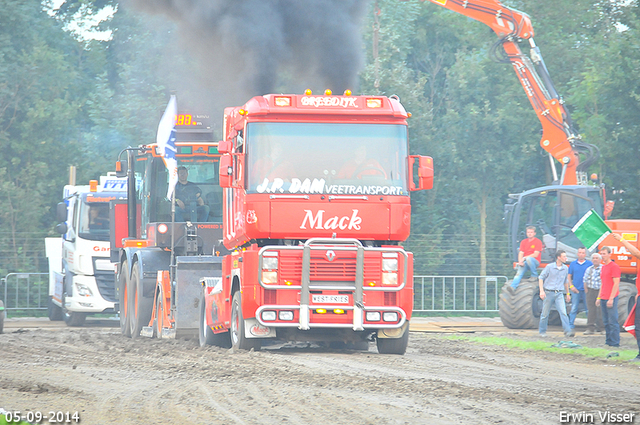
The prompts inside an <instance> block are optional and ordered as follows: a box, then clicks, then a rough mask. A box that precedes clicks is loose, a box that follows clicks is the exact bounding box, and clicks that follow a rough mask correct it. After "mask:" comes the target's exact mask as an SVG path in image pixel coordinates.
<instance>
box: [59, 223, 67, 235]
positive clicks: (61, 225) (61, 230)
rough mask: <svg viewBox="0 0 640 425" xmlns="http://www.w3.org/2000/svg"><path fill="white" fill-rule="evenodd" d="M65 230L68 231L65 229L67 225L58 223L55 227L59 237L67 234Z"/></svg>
mask: <svg viewBox="0 0 640 425" xmlns="http://www.w3.org/2000/svg"><path fill="white" fill-rule="evenodd" d="M67 230H69V229H68V228H67V223H60V224H58V225H57V226H56V232H58V233H60V234H61V235H64V234H65V233H67Z"/></svg>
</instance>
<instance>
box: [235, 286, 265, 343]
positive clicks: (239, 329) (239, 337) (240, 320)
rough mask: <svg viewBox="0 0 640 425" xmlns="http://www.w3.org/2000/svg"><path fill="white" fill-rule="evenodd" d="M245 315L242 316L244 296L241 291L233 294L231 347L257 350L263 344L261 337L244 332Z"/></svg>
mask: <svg viewBox="0 0 640 425" xmlns="http://www.w3.org/2000/svg"><path fill="white" fill-rule="evenodd" d="M244 330H245V326H244V317H243V316H242V298H241V295H240V291H239V290H238V291H236V292H235V293H234V294H233V301H232V302H231V332H230V334H231V335H230V336H231V347H232V348H233V349H234V350H237V349H240V350H251V349H253V350H254V351H257V350H259V349H260V346H261V345H262V344H261V342H260V340H259V339H255V338H247V337H246V336H245V333H244Z"/></svg>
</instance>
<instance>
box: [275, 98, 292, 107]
mask: <svg viewBox="0 0 640 425" xmlns="http://www.w3.org/2000/svg"><path fill="white" fill-rule="evenodd" d="M274 101H275V104H276V106H291V98H290V97H288V96H276V97H275V99H274Z"/></svg>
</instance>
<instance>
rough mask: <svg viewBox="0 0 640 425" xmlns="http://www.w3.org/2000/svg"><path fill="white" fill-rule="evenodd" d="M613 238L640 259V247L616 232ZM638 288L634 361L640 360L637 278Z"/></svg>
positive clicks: (639, 314) (639, 294) (638, 281)
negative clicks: (636, 347)
mask: <svg viewBox="0 0 640 425" xmlns="http://www.w3.org/2000/svg"><path fill="white" fill-rule="evenodd" d="M613 238H614V239H615V240H617V241H620V242H622V245H624V247H625V248H627V250H628V251H629V252H630V253H631V255H633V256H634V257H636V258H639V259H640V249H638V247H636V246H634V245H632V244H631V242H629V241H628V240H626V239H624V238H623V237H622V236H621V235H619V234H617V233H614V234H613ZM636 289H637V290H638V292H637V294H636V317H635V323H636V342H637V343H638V355H637V356H636V357H635V358H634V359H632V360H631V361H632V362H640V305H638V300H639V299H640V298H639V297H640V279H636Z"/></svg>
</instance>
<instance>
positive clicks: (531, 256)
mask: <svg viewBox="0 0 640 425" xmlns="http://www.w3.org/2000/svg"><path fill="white" fill-rule="evenodd" d="M541 252H542V241H541V240H540V239H538V238H536V228H535V227H534V226H527V238H526V239H523V240H522V242H520V251H519V252H518V265H517V266H516V276H515V277H514V278H513V281H512V282H511V288H513V289H514V290H515V289H516V288H517V287H518V285H520V281H521V280H522V277H523V276H524V272H526V271H527V269H528V270H530V271H531V277H532V278H537V277H538V272H537V270H538V266H539V265H540V253H541Z"/></svg>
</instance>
